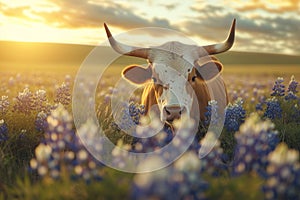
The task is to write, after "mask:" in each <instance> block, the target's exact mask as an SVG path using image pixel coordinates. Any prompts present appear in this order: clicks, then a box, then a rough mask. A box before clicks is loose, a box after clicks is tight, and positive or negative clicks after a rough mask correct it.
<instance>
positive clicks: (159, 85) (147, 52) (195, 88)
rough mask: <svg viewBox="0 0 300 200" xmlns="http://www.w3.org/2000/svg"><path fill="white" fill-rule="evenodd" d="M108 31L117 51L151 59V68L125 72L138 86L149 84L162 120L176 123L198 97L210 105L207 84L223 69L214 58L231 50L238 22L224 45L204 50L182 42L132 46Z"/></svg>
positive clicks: (128, 78)
mask: <svg viewBox="0 0 300 200" xmlns="http://www.w3.org/2000/svg"><path fill="white" fill-rule="evenodd" d="M105 28H106V32H107V35H108V38H109V41H110V43H111V45H112V47H113V48H114V49H115V50H116V51H117V52H119V53H122V54H125V55H129V56H136V57H142V58H145V59H148V66H147V67H143V66H129V67H126V68H125V69H124V70H123V72H122V74H123V77H124V78H125V79H127V80H129V81H131V82H133V83H135V84H147V86H146V87H147V88H148V91H146V92H147V93H148V94H146V96H147V97H146V98H152V100H151V101H152V104H157V105H158V108H159V111H160V118H161V120H162V121H173V120H174V119H176V118H179V117H180V116H181V114H183V113H186V114H187V115H190V111H191V108H192V104H193V101H194V103H195V98H197V100H198V101H199V100H200V101H204V102H205V101H206V103H207V96H208V95H209V94H208V92H207V90H206V87H205V83H204V82H205V81H207V80H210V79H212V78H214V77H216V76H217V75H218V74H219V73H220V71H221V70H222V65H221V63H219V62H218V61H217V60H216V59H215V58H214V57H213V56H210V55H211V54H216V53H220V52H224V51H227V50H228V49H229V48H231V46H232V44H233V41H234V28H235V20H234V21H233V24H232V27H231V30H230V34H229V36H228V38H227V40H226V41H225V42H224V43H221V44H215V45H208V46H203V47H199V46H196V45H186V44H182V43H180V42H167V43H165V44H163V45H161V46H156V47H151V48H146V49H145V48H138V47H131V46H127V45H124V44H121V43H118V42H117V41H115V40H114V38H113V37H112V35H111V33H110V31H109V29H108V28H107V26H106V25H105ZM202 90H203V91H202ZM144 93H145V91H144ZM195 93H197V94H196V95H195ZM144 95H145V94H144ZM143 98H145V97H143ZM147 101H149V99H148V100H147ZM196 103H198V104H199V102H196ZM145 104H147V102H146V101H145ZM152 104H151V103H150V105H148V106H152ZM149 109H150V108H149ZM146 110H148V108H147V105H146Z"/></svg>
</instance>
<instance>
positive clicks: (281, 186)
mask: <svg viewBox="0 0 300 200" xmlns="http://www.w3.org/2000/svg"><path fill="white" fill-rule="evenodd" d="M268 162H269V165H268V167H267V178H266V182H265V184H264V186H263V191H264V194H265V199H300V193H299V191H300V181H299V180H300V163H299V152H298V151H296V150H292V149H288V147H287V145H286V144H284V143H281V144H279V145H278V146H277V147H276V149H275V150H274V151H273V152H272V153H270V154H269V156H268Z"/></svg>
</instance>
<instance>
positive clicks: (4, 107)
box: [0, 96, 9, 115]
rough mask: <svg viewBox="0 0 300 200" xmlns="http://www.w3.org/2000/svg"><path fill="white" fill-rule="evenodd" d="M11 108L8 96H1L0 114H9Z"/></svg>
mask: <svg viewBox="0 0 300 200" xmlns="http://www.w3.org/2000/svg"><path fill="white" fill-rule="evenodd" d="M8 107H9V100H8V96H1V99H0V114H2V115H4V114H6V113H7V111H8Z"/></svg>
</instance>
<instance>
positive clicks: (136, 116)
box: [128, 101, 145, 124]
mask: <svg viewBox="0 0 300 200" xmlns="http://www.w3.org/2000/svg"><path fill="white" fill-rule="evenodd" d="M128 109H129V114H130V116H131V118H132V120H133V121H134V123H136V124H139V121H140V116H141V115H143V114H144V113H145V106H144V105H140V104H138V103H134V102H133V101H132V102H130V103H129V108H128Z"/></svg>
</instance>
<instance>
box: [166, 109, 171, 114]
mask: <svg viewBox="0 0 300 200" xmlns="http://www.w3.org/2000/svg"><path fill="white" fill-rule="evenodd" d="M165 111H166V113H167V114H168V115H171V113H170V111H168V109H167V108H166V107H165Z"/></svg>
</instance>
